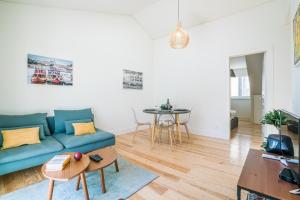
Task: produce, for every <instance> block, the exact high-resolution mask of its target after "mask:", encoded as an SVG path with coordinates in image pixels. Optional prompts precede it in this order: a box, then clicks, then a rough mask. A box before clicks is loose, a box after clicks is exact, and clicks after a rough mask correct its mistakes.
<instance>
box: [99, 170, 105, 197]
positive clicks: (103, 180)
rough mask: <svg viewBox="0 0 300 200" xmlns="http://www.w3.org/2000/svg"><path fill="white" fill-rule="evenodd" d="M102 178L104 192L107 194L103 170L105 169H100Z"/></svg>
mask: <svg viewBox="0 0 300 200" xmlns="http://www.w3.org/2000/svg"><path fill="white" fill-rule="evenodd" d="M100 177H101V187H102V192H103V193H105V192H106V188H105V177H104V170H103V168H101V169H100Z"/></svg>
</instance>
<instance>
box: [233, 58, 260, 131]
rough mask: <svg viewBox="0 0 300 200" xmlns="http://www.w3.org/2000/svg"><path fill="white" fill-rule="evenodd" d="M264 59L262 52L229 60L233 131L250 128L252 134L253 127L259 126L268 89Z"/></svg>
mask: <svg viewBox="0 0 300 200" xmlns="http://www.w3.org/2000/svg"><path fill="white" fill-rule="evenodd" d="M264 59H265V53H263V52H262V53H255V54H248V55H242V56H235V57H230V58H229V67H230V128H231V132H234V131H237V130H239V129H242V130H244V132H245V130H247V128H248V130H249V131H248V132H249V133H248V134H251V135H252V134H255V133H254V131H253V132H252V131H251V130H252V129H251V127H256V126H259V127H260V121H261V118H262V115H263V113H264V102H265V101H264V100H265V88H266V86H265V84H264V83H265V77H264V75H265V70H264V63H265V62H264ZM256 128H257V127H256ZM246 132H247V131H246Z"/></svg>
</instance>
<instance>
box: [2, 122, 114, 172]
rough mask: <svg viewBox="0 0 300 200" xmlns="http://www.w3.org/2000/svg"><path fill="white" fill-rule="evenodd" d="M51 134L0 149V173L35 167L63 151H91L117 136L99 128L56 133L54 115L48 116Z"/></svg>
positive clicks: (112, 140) (108, 142) (109, 143)
mask: <svg viewBox="0 0 300 200" xmlns="http://www.w3.org/2000/svg"><path fill="white" fill-rule="evenodd" d="M47 123H48V127H49V130H50V133H51V135H50V136H46V139H44V140H41V143H40V144H31V145H23V146H20V147H16V148H11V149H6V150H1V151H0V175H4V174H8V173H11V172H15V171H18V170H22V169H26V168H30V167H34V166H38V165H41V164H43V163H45V162H46V161H47V160H49V159H50V158H52V157H53V156H54V155H57V154H60V153H63V152H77V151H79V152H82V153H86V152H90V151H93V150H95V149H99V148H103V147H107V146H112V145H114V144H115V136H114V134H112V133H109V132H105V131H103V130H100V129H97V132H96V133H95V134H90V135H82V136H74V135H66V134H65V133H54V129H55V122H54V117H47Z"/></svg>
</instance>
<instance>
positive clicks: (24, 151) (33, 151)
mask: <svg viewBox="0 0 300 200" xmlns="http://www.w3.org/2000/svg"><path fill="white" fill-rule="evenodd" d="M63 148H64V147H63V146H62V145H61V144H60V143H59V142H58V141H57V140H56V139H55V138H53V136H47V137H46V139H45V140H41V143H40V144H30V145H23V146H20V147H16V148H12V149H6V150H2V151H0V164H4V163H9V162H14V161H19V160H23V159H26V158H31V157H35V156H41V155H45V154H49V153H53V152H57V151H61V150H62V149H63Z"/></svg>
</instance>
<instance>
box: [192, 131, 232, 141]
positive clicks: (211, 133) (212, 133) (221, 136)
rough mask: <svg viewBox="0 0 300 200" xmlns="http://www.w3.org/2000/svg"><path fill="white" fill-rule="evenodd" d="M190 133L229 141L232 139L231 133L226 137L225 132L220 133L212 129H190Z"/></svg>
mask: <svg viewBox="0 0 300 200" xmlns="http://www.w3.org/2000/svg"><path fill="white" fill-rule="evenodd" d="M190 132H191V133H192V134H195V135H200V136H205V137H211V138H217V139H223V140H229V138H230V133H228V135H226V134H225V132H222V131H218V130H212V129H195V128H190Z"/></svg>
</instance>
